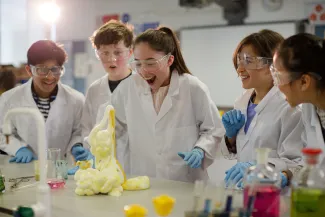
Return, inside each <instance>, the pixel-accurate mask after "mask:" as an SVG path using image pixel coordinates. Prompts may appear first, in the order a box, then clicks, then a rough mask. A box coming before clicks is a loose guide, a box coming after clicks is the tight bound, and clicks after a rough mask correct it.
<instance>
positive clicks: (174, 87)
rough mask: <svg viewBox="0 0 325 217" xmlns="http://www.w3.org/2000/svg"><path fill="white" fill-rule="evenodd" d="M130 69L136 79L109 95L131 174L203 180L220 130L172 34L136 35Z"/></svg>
mask: <svg viewBox="0 0 325 217" xmlns="http://www.w3.org/2000/svg"><path fill="white" fill-rule="evenodd" d="M130 65H131V68H132V69H133V70H134V71H136V72H137V73H138V74H135V75H132V76H131V77H130V79H127V80H125V81H123V82H122V83H121V84H120V86H119V87H118V88H117V89H116V90H115V91H114V93H113V96H112V105H113V106H114V108H115V109H116V120H117V127H116V135H117V138H118V135H119V134H120V132H121V131H123V130H124V131H126V132H127V134H128V144H127V145H128V147H127V150H128V152H129V156H130V165H129V166H130V174H131V175H148V176H150V177H157V178H162V179H170V180H178V181H186V182H194V181H195V180H196V179H207V178H208V175H207V167H208V166H209V165H210V164H211V163H212V162H213V160H214V158H215V154H216V151H217V147H218V145H219V143H220V142H221V140H222V138H223V135H224V133H225V131H224V128H223V126H222V123H221V120H220V118H219V116H218V110H217V108H216V106H215V103H214V102H213V101H212V100H211V97H210V94H209V91H208V88H207V87H206V85H205V84H203V83H202V82H201V81H200V80H199V79H198V78H196V77H194V76H192V75H191V73H190V71H189V70H188V68H187V66H186V64H185V62H184V59H183V56H182V53H181V51H180V47H179V42H178V40H177V38H176V35H175V34H174V32H173V31H172V30H171V29H169V28H167V27H161V28H159V29H157V30H153V29H149V30H147V31H145V32H144V33H142V34H140V35H139V36H138V37H137V38H136V40H135V45H134V60H133V61H132V62H131V63H130ZM120 127H121V128H120ZM119 145H120V144H117V146H119Z"/></svg>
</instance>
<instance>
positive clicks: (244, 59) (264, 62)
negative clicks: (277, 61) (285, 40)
mask: <svg viewBox="0 0 325 217" xmlns="http://www.w3.org/2000/svg"><path fill="white" fill-rule="evenodd" d="M270 64H272V58H268V57H254V56H250V55H249V54H246V53H241V54H237V67H239V65H242V66H244V68H245V69H262V68H264V67H265V66H268V65H270Z"/></svg>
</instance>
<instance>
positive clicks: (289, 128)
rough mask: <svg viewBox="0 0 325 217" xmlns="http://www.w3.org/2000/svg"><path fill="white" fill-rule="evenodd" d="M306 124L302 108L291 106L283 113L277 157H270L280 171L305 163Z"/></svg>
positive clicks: (270, 160) (271, 162)
mask: <svg viewBox="0 0 325 217" xmlns="http://www.w3.org/2000/svg"><path fill="white" fill-rule="evenodd" d="M303 131H304V126H303V122H302V118H301V111H300V109H293V108H290V107H289V106H288V107H287V108H285V110H284V112H283V114H281V134H280V138H279V145H278V149H277V155H278V156H279V157H277V158H272V157H270V158H269V163H270V164H272V165H274V167H275V169H276V170H278V171H286V170H288V169H289V168H296V167H298V166H301V165H302V164H303V160H302V154H301V150H302V148H303V147H304V144H303V141H302V139H301V135H302V134H303Z"/></svg>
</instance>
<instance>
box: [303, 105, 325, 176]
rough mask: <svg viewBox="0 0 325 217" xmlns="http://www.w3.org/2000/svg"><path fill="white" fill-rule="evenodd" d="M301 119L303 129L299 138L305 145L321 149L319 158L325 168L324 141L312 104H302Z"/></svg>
mask: <svg viewBox="0 0 325 217" xmlns="http://www.w3.org/2000/svg"><path fill="white" fill-rule="evenodd" d="M302 120H303V124H304V126H305V130H304V132H303V134H302V135H301V139H302V141H303V142H304V145H305V146H306V147H310V148H320V149H322V154H321V155H320V158H319V159H320V164H321V166H322V168H323V169H324V170H325V142H324V137H323V133H322V127H321V123H320V121H319V118H318V115H317V112H316V108H315V106H314V105H312V104H309V103H304V104H302Z"/></svg>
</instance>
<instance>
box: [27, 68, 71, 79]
mask: <svg viewBox="0 0 325 217" xmlns="http://www.w3.org/2000/svg"><path fill="white" fill-rule="evenodd" d="M30 67H31V71H32V74H33V75H35V76H38V77H47V76H49V74H50V72H51V73H52V75H53V76H54V77H61V76H62V75H63V74H64V70H65V69H64V66H53V67H51V68H49V67H46V66H33V65H31V66H30Z"/></svg>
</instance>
